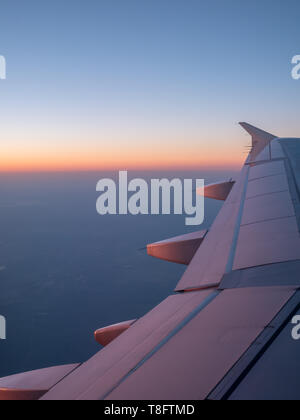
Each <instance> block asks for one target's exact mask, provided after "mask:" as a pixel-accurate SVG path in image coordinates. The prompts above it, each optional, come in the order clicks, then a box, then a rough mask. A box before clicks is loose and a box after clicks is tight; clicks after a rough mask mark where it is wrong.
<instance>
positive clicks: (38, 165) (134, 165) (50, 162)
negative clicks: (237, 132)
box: [0, 154, 243, 172]
mask: <svg viewBox="0 0 300 420" xmlns="http://www.w3.org/2000/svg"><path fill="white" fill-rule="evenodd" d="M242 163H243V157H240V156H237V157H236V158H235V159H233V158H232V157H230V156H224V155H223V156H218V157H216V156H208V157H206V158H205V157H204V156H202V157H200V158H199V157H197V156H192V157H191V156H183V155H181V156H176V155H175V156H165V155H160V156H159V155H157V154H152V155H148V156H147V155H146V156H145V155H138V154H136V155H134V156H126V155H124V156H115V157H114V158H112V157H111V156H102V158H101V159H97V158H95V157H93V156H91V157H88V156H70V157H68V158H67V157H66V156H61V157H59V158H58V157H53V156H38V157H32V158H28V159H24V157H21V156H19V157H15V158H14V159H7V158H6V159H5V157H3V156H2V157H1V158H0V172H55V171H57V172H59V171H94V170H123V169H124V170H125V169H127V170H149V169H170V170H171V169H184V170H190V169H191V170H194V169H197V170H198V169H223V168H239V167H241V165H242Z"/></svg>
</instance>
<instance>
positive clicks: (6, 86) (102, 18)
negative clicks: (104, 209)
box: [0, 0, 300, 166]
mask: <svg viewBox="0 0 300 420" xmlns="http://www.w3.org/2000/svg"><path fill="white" fill-rule="evenodd" d="M299 18H300V3H299V1H296V0H287V1H283V0H281V1H279V0H261V1H251V2H246V1H240V0H228V1H224V0H222V1H221V0H217V1H216V0H213V1H202V0H172V1H171V0H152V1H149V0H142V1H137V0H109V1H101V0H98V1H96V0H86V1H78V0H72V1H71V0H65V1H63V2H61V1H56V0H53V1H51V2H50V1H43V2H41V1H30V0H29V1H26V2H24V1H21V0H20V1H14V0H11V1H5V0H4V1H3V0H2V2H1V10H0V40H1V41H0V54H2V55H4V56H5V57H6V59H7V76H8V79H7V80H6V81H1V82H0V123H1V125H2V130H3V131H2V133H3V138H4V154H3V155H2V156H3V158H2V159H4V158H6V159H7V160H10V159H12V158H13V156H18V159H17V160H18V162H20V160H21V158H22V157H23V159H24V160H26V159H27V160H28V162H31V161H34V159H35V160H38V159H40V160H41V161H43V160H45V159H46V157H47V156H51V159H52V161H53V160H54V159H55V156H56V155H59V156H60V164H61V165H63V162H64V159H67V157H68V156H71V157H72V159H73V160H74V162H75V161H76V162H77V163H78V156H80V154H81V155H82V156H83V158H82V160H83V162H85V163H86V165H87V166H88V164H89V165H95V162H94V160H93V161H92V160H91V159H90V156H95V155H97V153H99V156H100V155H101V154H102V153H103V159H104V160H107V162H110V161H111V160H113V157H114V156H116V157H117V158H116V162H115V165H116V166H117V165H118V164H119V163H120V162H122V159H121V157H122V155H125V156H127V154H128V155H129V154H130V153H132V154H134V153H137V155H136V159H138V160H141V161H143V156H144V155H145V156H146V155H147V156H148V157H149V153H150V154H151V153H152V152H153V151H154V150H155V152H153V156H152V161H153V162H156V161H157V160H159V156H158V152H157V151H158V150H159V148H160V147H161V148H162V151H161V153H162V156H161V159H162V161H164V160H166V159H168V150H169V155H171V156H170V159H171V161H174V162H176V161H177V160H178V159H179V158H180V155H182V154H183V161H184V162H185V161H186V162H187V163H188V162H189V161H188V153H190V154H191V155H193V157H194V156H195V153H196V152H197V155H199V165H201V164H202V161H203V162H204V156H205V157H206V156H208V162H209V163H210V164H211V163H212V162H213V160H214V156H215V160H216V163H218V162H219V160H220V159H221V158H222V156H223V155H224V156H225V158H224V159H225V161H227V160H228V162H229V161H230V162H229V163H231V160H232V161H234V162H240V160H241V159H242V158H243V151H244V150H243V147H244V146H245V144H247V141H248V139H247V137H245V135H244V134H243V133H242V132H241V131H240V129H239V128H238V127H237V125H236V122H238V121H240V120H246V121H249V122H250V123H253V124H256V125H259V126H261V127H262V128H265V129H267V130H270V131H272V132H274V133H275V134H278V135H284V136H285V135H286V136H296V135H298V136H300V129H299V127H298V125H299V124H298V121H299V105H300V95H299V93H300V81H295V80H293V79H292V78H291V69H292V65H291V59H292V57H293V56H294V55H296V54H300V42H299V41H300V39H299V38H300V37H299V31H298V27H299ZM184 149H185V150H186V152H185V151H184ZM228 151H229V152H230V153H229V154H230V156H232V159H230V156H228V155H227V154H228ZM184 153H186V154H184ZM19 155H20V156H19ZM200 155H201V158H200ZM124 159H125V158H124ZM172 159H173V160H172ZM100 160H101V159H100ZM125 160H126V159H125ZM0 163H3V162H1V161H0ZM125 163H126V162H124V165H125ZM147 164H149V159H148V160H147ZM145 165H146V163H145ZM99 166H101V163H100V162H99Z"/></svg>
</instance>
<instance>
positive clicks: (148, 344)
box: [0, 123, 300, 400]
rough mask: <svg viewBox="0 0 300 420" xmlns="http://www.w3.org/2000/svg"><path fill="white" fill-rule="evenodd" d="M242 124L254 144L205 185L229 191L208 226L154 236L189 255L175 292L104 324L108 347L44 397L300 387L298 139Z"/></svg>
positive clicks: (288, 395) (263, 395)
mask: <svg viewBox="0 0 300 420" xmlns="http://www.w3.org/2000/svg"><path fill="white" fill-rule="evenodd" d="M241 125H242V126H243V127H244V128H245V129H246V131H247V132H248V133H249V134H250V135H251V137H252V146H251V151H250V154H249V156H248V159H247V161H246V162H245V165H244V166H243V168H242V170H241V173H240V175H239V177H238V178H237V179H236V180H234V181H233V180H227V181H222V182H221V183H219V184H214V185H211V186H208V187H207V188H206V189H205V190H204V194H205V195H206V196H208V197H211V198H215V199H220V200H223V201H224V204H223V207H222V209H221V211H220V213H219V215H218V216H217V218H216V220H215V222H214V224H213V225H212V227H211V229H210V230H209V231H208V232H207V231H201V232H196V233H194V234H189V235H184V236H181V237H177V238H172V239H170V240H167V241H162V242H158V243H156V244H152V245H149V246H148V253H149V254H150V255H152V256H154V257H157V258H161V259H166V260H167V261H174V262H177V263H181V264H186V265H187V269H186V271H185V273H184V275H183V277H182V279H181V280H180V282H179V284H178V285H177V287H176V290H175V291H174V293H173V294H171V295H170V296H169V297H168V298H167V299H166V300H165V301H163V302H162V303H161V304H160V305H158V306H157V307H156V308H154V309H153V310H152V311H151V312H149V313H148V314H146V315H145V316H144V317H143V318H141V319H139V320H133V321H127V322H123V323H121V324H119V325H114V326H111V327H106V328H105V329H102V330H99V331H97V332H96V337H98V338H99V342H101V343H103V344H105V347H104V348H103V349H102V350H101V351H100V352H99V353H98V354H96V355H95V356H94V357H93V358H92V359H90V360H88V361H87V362H85V363H83V364H81V365H80V366H78V367H74V368H72V370H71V372H70V373H67V374H65V376H64V377H63V378H62V379H61V380H60V381H58V382H55V384H54V385H53V384H52V385H51V386H50V387H49V389H48V390H44V391H43V397H42V399H43V400H203V399H211V400H219V399H299V398H300V386H299V385H300V375H299V373H300V360H299V357H298V355H299V345H300V341H296V340H293V338H292V335H291V331H292V324H291V321H292V318H293V317H294V315H296V314H297V313H298V314H300V312H299V308H300V294H299V287H300V236H299V223H300V207H299V204H300V201H299V198H300V195H299V191H300V169H299V168H300V165H299V163H300V139H286V138H278V137H276V136H274V135H272V134H269V133H266V132H264V131H262V130H259V129H257V128H255V127H253V126H251V125H249V124H246V123H241ZM37 376H38V373H37ZM6 382H7V384H8V385H7V387H6V385H5V383H6ZM0 386H1V387H2V390H3V389H5V387H6V388H8V389H9V380H8V379H7V378H4V380H3V381H2V382H1V381H0ZM10 390H11V389H10ZM36 391H37V389H36V387H35V394H32V399H33V398H34V397H35V398H36V395H37V394H36ZM1 392H3V391H1V390H0V398H1Z"/></svg>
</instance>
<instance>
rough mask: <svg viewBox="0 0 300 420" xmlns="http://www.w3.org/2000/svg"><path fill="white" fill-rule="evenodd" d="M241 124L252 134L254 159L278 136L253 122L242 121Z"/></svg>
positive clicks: (252, 154) (252, 156)
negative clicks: (252, 123)
mask: <svg viewBox="0 0 300 420" xmlns="http://www.w3.org/2000/svg"><path fill="white" fill-rule="evenodd" d="M240 125H241V126H242V127H243V128H244V129H245V130H246V131H247V133H249V134H250V136H252V151H251V158H252V159H255V158H256V157H257V156H258V155H259V154H260V152H262V151H263V149H264V148H265V147H266V146H268V144H269V143H270V142H271V141H272V140H274V139H277V138H278V137H277V136H274V135H273V134H270V133H267V132H266V131H263V130H260V129H259V128H257V127H254V126H253V125H251V124H248V123H245V122H241V123H240Z"/></svg>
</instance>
